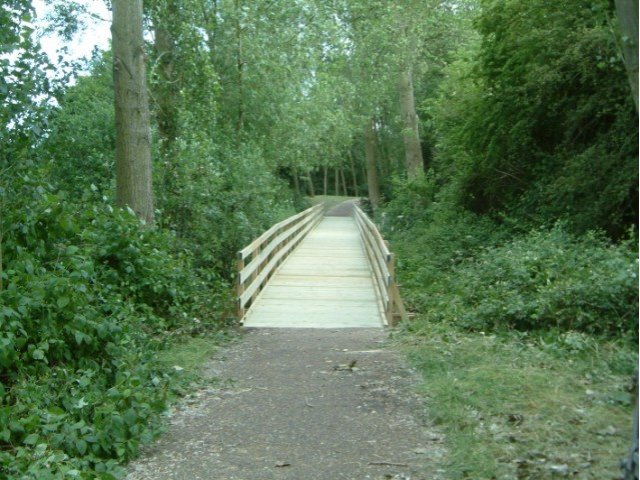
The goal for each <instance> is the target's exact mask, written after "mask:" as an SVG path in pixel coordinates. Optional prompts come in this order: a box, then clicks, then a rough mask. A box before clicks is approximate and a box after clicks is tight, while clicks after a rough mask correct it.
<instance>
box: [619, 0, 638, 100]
mask: <svg viewBox="0 0 640 480" xmlns="http://www.w3.org/2000/svg"><path fill="white" fill-rule="evenodd" d="M616 11H617V13H618V23H619V24H620V33H621V34H622V56H623V57H624V64H625V67H626V69H627V76H628V77H629V84H630V85H631V94H632V95H633V101H634V102H635V104H636V112H637V111H638V0H616Z"/></svg>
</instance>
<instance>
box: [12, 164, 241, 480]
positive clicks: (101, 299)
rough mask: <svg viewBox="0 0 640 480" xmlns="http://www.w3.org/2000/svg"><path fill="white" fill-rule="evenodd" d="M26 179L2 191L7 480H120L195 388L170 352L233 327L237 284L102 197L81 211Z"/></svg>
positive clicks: (76, 203) (83, 201)
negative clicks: (178, 399) (166, 356)
mask: <svg viewBox="0 0 640 480" xmlns="http://www.w3.org/2000/svg"><path fill="white" fill-rule="evenodd" d="M14 180H15V181H14V184H13V185H12V189H11V190H10V191H8V192H3V193H5V198H7V199H8V200H9V201H11V202H12V209H11V210H9V211H8V212H7V213H5V214H4V215H3V217H2V231H3V236H2V264H3V271H2V286H1V288H0V347H1V348H0V472H1V474H0V477H1V478H7V479H12V478H20V479H38V480H43V479H44V480H46V479H53V478H103V479H112V478H122V477H123V476H124V471H123V470H122V468H121V467H120V465H121V464H122V463H123V462H125V461H127V460H128V459H130V458H132V457H134V456H135V455H136V454H137V452H138V450H139V447H140V445H141V444H142V443H145V442H148V441H150V440H151V439H152V438H153V436H154V435H155V434H156V433H157V432H158V429H159V428H160V423H159V418H160V415H161V414H162V412H164V411H165V409H166V407H167V403H168V401H169V400H170V399H171V398H172V396H174V395H175V394H176V386H177V385H179V384H180V382H182V381H183V380H182V379H181V378H180V372H179V371H177V370H176V369H174V368H172V367H170V366H167V365H166V364H164V363H162V362H161V361H159V360H158V356H157V354H158V352H161V351H162V350H164V349H166V348H167V347H168V346H170V345H172V338H179V337H181V336H182V335H183V334H200V333H203V332H211V331H216V330H219V329H220V328H222V327H223V326H224V324H225V319H226V315H225V313H224V312H229V311H230V302H229V299H228V293H227V292H228V285H227V284H226V283H225V282H224V281H222V280H220V279H217V280H216V275H215V272H211V271H203V270H198V269H195V268H192V264H193V254H192V253H190V252H189V251H186V250H182V251H177V250H176V249H175V248H174V245H175V241H174V237H173V236H172V235H171V234H169V233H167V232H166V231H162V230H159V229H154V228H145V227H144V226H142V225H141V224H140V222H139V221H138V220H137V219H136V218H135V215H133V213H132V212H129V211H127V210H120V209H113V208H112V207H111V206H110V205H109V203H108V201H107V199H106V198H105V199H102V198H101V197H100V195H99V194H98V192H96V191H88V192H85V193H84V195H83V197H82V198H75V199H73V200H72V199H70V198H67V196H66V195H65V194H64V193H61V192H56V191H54V189H53V188H52V187H50V186H47V185H46V184H43V183H42V182H41V181H35V180H32V179H31V178H30V177H27V176H23V177H19V176H16V177H15V179H14ZM94 190H96V189H94Z"/></svg>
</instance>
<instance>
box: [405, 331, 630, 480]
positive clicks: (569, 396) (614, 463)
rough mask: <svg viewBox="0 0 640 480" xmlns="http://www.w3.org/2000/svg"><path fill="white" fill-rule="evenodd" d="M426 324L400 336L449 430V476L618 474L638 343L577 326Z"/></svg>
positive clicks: (433, 409)
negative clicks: (535, 330) (506, 329)
mask: <svg viewBox="0 0 640 480" xmlns="http://www.w3.org/2000/svg"><path fill="white" fill-rule="evenodd" d="M418 321H420V319H418ZM422 332H424V333H425V335H424V336H420V337H416V336H413V335H411V334H409V335H403V336H401V341H402V342H403V343H404V346H405V348H406V349H407V352H408V354H409V356H410V358H411V360H412V362H413V364H414V365H415V366H416V367H417V368H418V369H419V370H420V371H421V372H422V374H423V377H424V385H423V387H422V388H421V390H422V393H423V394H424V396H425V399H426V405H427V409H428V412H429V413H430V415H431V419H432V420H433V422H434V423H435V424H437V425H438V426H439V428H440V429H441V430H442V431H443V433H444V434H445V436H446V439H447V440H446V442H447V447H448V450H449V455H448V458H447V460H446V465H443V468H444V469H445V470H446V471H447V472H448V475H447V476H448V478H451V479H462V478H473V479H476V480H482V479H553V478H562V477H564V476H570V477H571V478H579V479H614V478H619V476H620V475H619V469H618V465H619V461H620V459H621V458H622V457H623V456H624V455H625V454H626V451H627V449H628V447H629V442H630V438H631V414H632V407H631V395H630V393H629V392H628V391H627V387H628V385H629V383H630V378H631V373H632V371H633V369H634V368H636V366H637V351H636V349H635V348H633V347H625V346H622V345H620V344H616V343H612V342H609V343H605V342H601V341H598V340H595V339H593V338H590V337H587V336H586V335H581V334H575V333H570V334H563V335H559V336H558V337H557V338H556V339H554V341H545V340H544V339H540V338H532V337H528V336H525V335H522V334H519V335H517V336H516V335H514V334H505V335H504V336H501V337H498V336H493V335H492V336H489V335H482V334H477V333H476V334H471V333H462V332H459V331H456V330H455V329H454V328H453V327H450V326H446V325H437V326H434V325H431V326H428V327H427V328H426V329H425V330H423V331H421V333H422Z"/></svg>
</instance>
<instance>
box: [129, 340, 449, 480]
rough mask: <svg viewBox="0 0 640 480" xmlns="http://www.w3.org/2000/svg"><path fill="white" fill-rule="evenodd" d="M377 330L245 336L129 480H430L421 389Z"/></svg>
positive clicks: (215, 365)
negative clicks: (212, 385)
mask: <svg viewBox="0 0 640 480" xmlns="http://www.w3.org/2000/svg"><path fill="white" fill-rule="evenodd" d="M386 338H387V334H386V332H385V331H383V330H381V329H340V330H315V329H255V330H252V329H249V330H248V331H247V332H246V334H245V335H244V339H243V340H242V341H240V342H238V343H237V344H234V345H232V346H231V347H228V348H225V349H223V350H221V351H220V352H219V353H218V355H217V357H216V358H214V359H212V360H211V361H210V362H209V363H208V364H207V365H205V372H206V374H207V375H208V376H211V377H215V378H218V379H220V380H221V381H222V383H221V385H222V386H220V387H218V388H209V389H205V390H202V391H200V392H198V393H197V394H196V396H195V398H194V399H193V400H192V401H191V402H188V403H187V405H186V406H185V407H183V409H181V410H178V411H177V412H176V413H175V414H174V415H173V416H172V418H171V424H170V428H169V431H168V432H167V433H166V434H165V435H164V436H163V437H162V438H161V439H160V440H159V441H158V442H157V443H156V444H154V445H153V446H152V447H150V448H148V449H147V450H146V451H145V452H143V455H142V457H141V458H140V459H139V460H137V461H135V462H133V463H132V464H131V465H130V467H129V472H130V473H129V475H128V477H127V479H128V480H143V479H160V480H162V479H184V480H198V479H212V480H213V479H225V480H236V479H237V480H240V479H242V480H259V479H279V480H280V479H282V480H315V479H317V480H339V479H353V480H356V479H357V480H364V479H372V480H373V479H397V480H400V479H404V480H408V479H411V480H426V479H429V480H432V479H438V478H440V475H441V472H440V471H438V470H435V467H434V464H435V463H437V462H435V461H436V460H438V459H441V458H442V456H443V455H444V449H443V447H442V444H441V438H440V436H439V435H438V433H437V432H435V431H433V430H432V429H430V428H427V427H426V426H425V425H426V418H425V416H424V411H423V407H422V402H421V400H420V399H419V398H418V397H417V395H415V393H413V387H414V386H415V385H416V384H417V383H418V378H417V377H416V376H415V374H414V372H413V371H412V370H410V369H409V368H408V367H407V366H406V364H405V363H404V361H403V358H402V355H400V354H399V353H397V352H396V351H394V350H393V349H392V348H390V347H388V346H387V345H386Z"/></svg>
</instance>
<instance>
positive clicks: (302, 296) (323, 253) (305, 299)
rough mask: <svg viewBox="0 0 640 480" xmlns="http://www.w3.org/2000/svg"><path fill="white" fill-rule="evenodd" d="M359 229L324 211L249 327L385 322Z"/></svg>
mask: <svg viewBox="0 0 640 480" xmlns="http://www.w3.org/2000/svg"><path fill="white" fill-rule="evenodd" d="M382 318H383V317H382V312H381V309H380V302H379V300H378V297H377V295H376V291H375V288H374V285H373V280H372V276H371V270H370V268H369V263H368V260H367V257H366V254H365V252H364V248H363V246H362V241H361V240H360V233H359V232H358V228H357V226H356V224H355V221H354V220H353V219H352V218H351V217H325V218H324V219H323V220H322V221H321V222H320V224H319V225H318V226H317V227H316V229H315V230H313V231H312V232H311V233H309V235H308V236H307V237H306V238H305V239H304V240H303V241H302V242H301V243H300V246H299V247H298V248H297V249H296V250H295V251H294V252H293V253H291V255H290V256H289V258H287V260H286V261H285V262H284V263H283V265H282V266H281V267H280V269H279V270H278V271H277V272H276V273H275V275H274V276H273V277H272V278H271V280H270V281H269V284H268V285H267V286H266V287H265V289H264V290H263V291H262V292H261V293H260V295H259V297H258V299H257V300H256V302H255V304H254V305H253V306H252V307H251V308H250V309H249V311H248V312H247V315H246V317H245V320H244V325H245V326H246V327H271V328H274V327H276V328H277V327H280V328H354V327H369V328H370V327H374V328H375V327H378V328H380V327H382Z"/></svg>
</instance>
